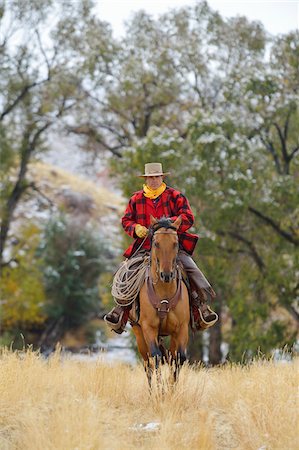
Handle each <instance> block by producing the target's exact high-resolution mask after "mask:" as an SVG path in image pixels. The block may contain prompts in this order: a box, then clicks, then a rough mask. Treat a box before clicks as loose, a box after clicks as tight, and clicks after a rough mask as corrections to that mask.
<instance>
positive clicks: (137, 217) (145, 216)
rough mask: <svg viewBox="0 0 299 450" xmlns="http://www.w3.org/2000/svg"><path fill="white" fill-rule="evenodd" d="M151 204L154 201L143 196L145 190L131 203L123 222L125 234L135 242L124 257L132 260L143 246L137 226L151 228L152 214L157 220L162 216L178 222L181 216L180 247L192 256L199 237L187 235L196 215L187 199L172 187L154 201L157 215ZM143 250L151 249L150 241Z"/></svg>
mask: <svg viewBox="0 0 299 450" xmlns="http://www.w3.org/2000/svg"><path fill="white" fill-rule="evenodd" d="M149 202H153V200H150V199H148V198H146V197H145V196H144V195H143V190H141V191H137V192H135V193H134V194H133V196H132V197H131V199H130V201H129V204H128V206H127V208H126V210H125V214H124V216H123V217H122V219H121V221H122V226H123V228H124V230H125V232H126V233H127V234H128V235H129V236H130V237H132V238H134V239H135V240H134V242H133V243H132V244H131V245H130V247H129V248H127V250H126V251H125V253H124V256H125V257H126V258H130V256H132V255H133V254H134V252H135V251H136V249H137V248H138V246H139V245H140V244H141V242H142V239H140V238H138V237H137V236H136V234H135V226H136V224H137V223H139V224H140V225H144V226H145V227H147V228H149V226H150V214H152V215H153V216H154V217H156V218H157V219H160V218H161V217H162V216H165V217H170V218H171V220H172V221H174V220H176V219H177V217H178V216H181V218H182V223H181V226H180V228H179V229H178V236H179V242H180V247H181V248H182V249H183V250H185V251H186V252H187V253H189V254H190V255H192V253H193V250H194V248H195V245H196V243H197V240H198V236H197V235H196V234H192V233H187V230H188V229H189V228H190V227H191V226H192V225H193V222H194V215H193V212H192V210H191V207H190V204H189V202H188V200H187V198H186V197H185V196H184V195H183V194H182V193H181V192H179V191H177V190H175V189H173V188H171V187H167V188H166V189H165V191H164V192H163V193H162V194H161V195H160V197H159V198H158V199H157V200H155V201H154V202H155V203H156V205H157V206H156V207H155V208H154V211H156V214H155V213H154V212H153V210H152V209H153V208H150V207H151V204H150V203H149ZM142 248H145V249H147V250H149V249H150V241H149V239H146V240H145V242H144V244H143V245H142Z"/></svg>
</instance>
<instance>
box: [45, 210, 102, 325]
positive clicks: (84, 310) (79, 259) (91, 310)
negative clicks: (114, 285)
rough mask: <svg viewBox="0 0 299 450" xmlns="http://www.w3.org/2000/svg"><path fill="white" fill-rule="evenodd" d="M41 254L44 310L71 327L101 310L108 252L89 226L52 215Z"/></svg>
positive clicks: (51, 316)
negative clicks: (101, 285)
mask: <svg viewBox="0 0 299 450" xmlns="http://www.w3.org/2000/svg"><path fill="white" fill-rule="evenodd" d="M39 254H40V255H41V257H42V259H43V266H44V280H45V290H46V294H47V302H46V305H45V310H46V313H47V316H48V317H49V318H50V319H54V320H55V319H59V318H63V319H64V323H65V327H66V328H69V327H73V326H77V325H80V324H81V323H84V322H85V321H86V319H87V318H88V317H89V316H90V315H92V314H95V313H96V312H97V311H99V303H100V299H99V291H98V279H99V276H100V274H101V273H102V272H103V271H104V269H105V258H106V255H107V252H106V251H105V248H104V244H103V242H102V241H101V240H100V239H99V238H98V236H95V234H94V233H93V232H92V230H91V229H90V228H89V227H88V226H83V225H82V224H78V223H74V221H72V220H68V219H67V218H66V217H63V216H59V217H55V218H53V219H52V220H51V222H50V223H49V224H48V226H47V228H46V230H45V236H44V240H43V243H42V245H41V246H40V249H39Z"/></svg>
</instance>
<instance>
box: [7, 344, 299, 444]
mask: <svg viewBox="0 0 299 450" xmlns="http://www.w3.org/2000/svg"><path fill="white" fill-rule="evenodd" d="M162 377H163V383H164V390H163V392H162V391H161V390H160V389H158V388H154V389H153V392H152V394H150V393H149V390H148V387H147V381H146V377H145V374H144V371H143V367H142V366H141V365H139V366H137V367H130V366H126V365H121V364H119V365H107V364H106V363H103V362H100V361H99V362H97V363H92V362H78V361H74V360H71V359H63V358H62V357H61V354H60V353H59V352H57V353H56V354H54V356H52V357H51V358H49V359H48V360H45V359H44V358H43V357H42V356H40V355H39V354H38V353H35V352H32V351H27V352H19V353H17V352H11V351H8V350H3V351H2V352H1V355H0V449H1V450H7V449H9V450H10V449H22V450H26V449H28V450H29V449H30V450H39V449H42V450H47V449H51V450H52V449H53V450H54V449H55V450H60V449H61V450H69V449H70V450H71V449H72V450H75V449H77V450H88V449H92V450H96V449H163V450H164V449H169V450H170V449H171V450H174V449H181V448H184V449H204V450H209V449H238V450H241V449H246V450H247V449H252V450H258V449H263V450H266V449H267V450H269V449H279V450H282V449H285V450H296V449H298V448H299V443H298V440H297V439H298V415H297V407H298V403H297V401H296V394H297V388H298V361H297V362H296V361H294V362H293V363H287V364H275V363H274V362H267V361H256V362H255V363H253V364H252V365H250V366H247V367H241V366H238V365H234V366H225V367H223V368H214V369H205V368H202V367H200V366H198V367H193V368H191V367H188V366H186V367H184V368H183V370H182V372H181V376H180V380H179V382H178V384H177V385H176V386H175V387H171V385H168V384H167V381H166V380H167V369H165V371H164V372H163V374H162ZM153 422H154V423H155V424H156V426H154V425H153V426H152V429H150V426H146V425H145V424H149V423H153Z"/></svg>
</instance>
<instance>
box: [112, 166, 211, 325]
mask: <svg viewBox="0 0 299 450" xmlns="http://www.w3.org/2000/svg"><path fill="white" fill-rule="evenodd" d="M165 175H168V173H164V172H163V170H162V164H161V163H148V164H145V173H144V174H143V175H140V177H143V178H144V179H145V184H144V185H143V189H142V190H140V191H137V192H135V193H134V194H133V196H132V197H131V199H130V200H129V203H128V206H127V208H126V210H125V213H124V216H123V217H122V226H123V228H124V230H125V232H126V233H127V234H128V235H129V236H130V237H132V238H134V242H133V243H132V244H131V245H130V246H129V248H128V249H127V250H126V251H125V253H124V256H125V257H126V258H128V259H130V258H132V257H136V256H137V255H146V254H149V252H150V248H151V240H150V236H149V227H150V220H151V216H153V217H154V218H156V219H160V218H161V217H167V218H170V219H171V220H172V221H175V220H176V219H177V218H178V217H179V216H180V217H181V225H180V227H179V229H178V237H179V252H178V263H180V264H181V266H182V267H183V270H184V271H185V273H186V275H187V278H188V282H189V284H190V286H189V292H190V305H191V311H192V310H193V312H194V311H195V314H193V319H195V322H196V323H195V328H196V329H205V328H208V327H209V326H212V325H213V324H214V323H215V322H216V321H217V319H218V316H217V314H216V313H215V312H214V311H212V310H211V308H210V307H209V306H208V301H210V300H212V299H213V298H214V297H215V296H216V294H215V292H214V290H213V288H212V287H211V285H210V283H209V282H208V280H207V279H206V278H205V276H204V275H203V273H202V272H201V271H200V270H199V268H198V267H197V265H196V264H195V262H194V261H193V259H192V257H191V255H192V253H193V251H194V248H195V246H196V243H197V240H198V236H197V235H196V234H192V233H188V232H187V230H188V229H189V228H190V227H191V226H192V225H193V222H194V215H193V213H192V210H191V207H190V204H189V201H188V200H187V198H186V197H185V196H184V195H183V194H182V193H181V192H179V191H178V190H176V189H173V188H172V187H169V186H167V185H166V184H165V183H164V181H163V178H164V176H165ZM117 303H118V304H117V306H115V307H114V308H113V309H112V310H111V311H110V312H109V313H108V314H107V315H106V316H105V321H106V322H107V323H108V324H109V325H110V326H111V328H112V329H113V330H114V331H116V332H117V333H121V332H122V331H123V330H124V325H125V324H124V322H123V321H122V318H123V317H126V319H127V318H128V314H125V315H124V312H128V310H129V309H130V308H131V305H130V306H122V305H120V304H119V301H117ZM196 313H197V314H196Z"/></svg>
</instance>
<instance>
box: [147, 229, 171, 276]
mask: <svg viewBox="0 0 299 450" xmlns="http://www.w3.org/2000/svg"><path fill="white" fill-rule="evenodd" d="M160 228H166V229H167V230H169V229H171V230H174V231H175V232H173V231H171V232H168V231H159V230H160ZM157 234H168V235H171V234H172V235H175V236H178V234H177V229H176V228H175V227H173V226H172V225H169V226H165V225H164V226H163V225H162V226H158V227H156V230H155V229H152V232H151V258H150V260H151V261H152V257H153V255H152V252H153V250H152V249H153V245H152V244H153V243H154V242H155V241H154V237H155V236H156V235H157ZM172 269H173V270H172V275H171V279H170V281H173V280H175V279H176V278H177V270H178V264H177V256H176V259H175V262H174V267H173V268H172ZM156 275H157V279H156V281H154V280H152V282H153V284H157V283H158V280H159V260H158V258H157V257H156Z"/></svg>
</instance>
